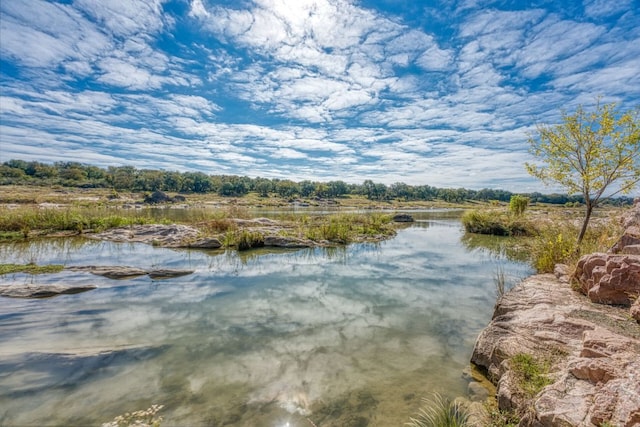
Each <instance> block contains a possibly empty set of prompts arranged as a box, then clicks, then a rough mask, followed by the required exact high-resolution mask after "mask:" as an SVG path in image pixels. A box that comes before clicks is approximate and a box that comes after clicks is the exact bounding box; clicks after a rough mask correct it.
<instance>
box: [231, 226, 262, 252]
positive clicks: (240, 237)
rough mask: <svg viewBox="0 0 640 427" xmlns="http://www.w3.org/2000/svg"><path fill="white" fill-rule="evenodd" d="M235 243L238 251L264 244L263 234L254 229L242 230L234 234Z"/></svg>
mask: <svg viewBox="0 0 640 427" xmlns="http://www.w3.org/2000/svg"><path fill="white" fill-rule="evenodd" d="M236 245H237V246H238V250H239V251H246V250H247V249H252V248H259V247H262V246H264V236H263V235H262V234H261V233H258V232H255V231H247V230H242V231H240V232H238V233H237V235H236Z"/></svg>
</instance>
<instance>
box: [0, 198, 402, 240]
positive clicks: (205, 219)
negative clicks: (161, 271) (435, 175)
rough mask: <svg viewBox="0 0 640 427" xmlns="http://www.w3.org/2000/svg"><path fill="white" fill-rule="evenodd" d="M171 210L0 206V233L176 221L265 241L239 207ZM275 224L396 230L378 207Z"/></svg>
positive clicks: (352, 231) (298, 228) (288, 233)
mask: <svg viewBox="0 0 640 427" xmlns="http://www.w3.org/2000/svg"><path fill="white" fill-rule="evenodd" d="M171 213H172V211H171V210H170V209H169V210H154V211H152V210H149V209H139V210H136V209H128V210H127V209H114V208H108V207H83V206H75V207H60V208H56V207H50V208H33V207H31V206H18V207H12V208H9V207H0V239H2V240H15V239H24V238H29V237H33V236H42V235H52V234H56V233H60V232H70V233H75V234H82V233H86V232H101V231H104V230H107V229H109V228H116V227H125V226H129V225H141V224H152V223H155V224H158V223H160V224H169V223H174V222H179V223H182V224H188V225H191V226H193V227H195V228H197V229H199V230H200V232H201V233H202V237H217V238H219V239H220V241H221V242H222V243H223V246H224V247H235V248H237V249H238V250H246V249H251V248H257V247H261V246H264V239H265V236H266V234H267V232H266V231H264V230H254V229H253V228H254V227H253V226H247V225H239V222H238V221H237V219H238V218H246V217H248V214H247V213H246V212H244V211H242V210H239V209H236V208H233V207H232V208H229V209H215V210H212V209H188V210H186V211H183V212H181V213H183V215H180V217H181V219H180V220H179V221H175V219H172V218H170V216H171ZM274 224H275V225H273V226H272V227H271V229H269V230H267V231H268V232H269V233H271V234H274V233H275V234H277V235H278V236H281V237H293V238H298V239H308V240H311V241H315V242H331V243H335V244H347V243H351V242H356V241H366V240H381V239H384V238H386V237H389V236H392V235H394V234H395V227H394V225H393V222H392V216H391V215H388V214H381V213H377V212H370V213H363V214H355V213H336V214H327V215H314V216H310V215H290V216H289V217H287V218H286V219H284V220H282V221H279V222H276V223H274ZM258 228H260V227H258ZM263 228H264V227H263Z"/></svg>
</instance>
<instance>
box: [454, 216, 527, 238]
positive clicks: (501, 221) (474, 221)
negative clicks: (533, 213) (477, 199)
mask: <svg viewBox="0 0 640 427" xmlns="http://www.w3.org/2000/svg"><path fill="white" fill-rule="evenodd" d="M462 224H463V225H464V228H465V230H466V231H467V232H469V233H477V234H491V235H494V236H531V235H535V234H536V232H537V230H536V228H535V227H534V225H533V224H532V223H531V222H530V221H527V220H526V219H525V218H524V217H522V216H513V215H509V214H507V213H505V212H501V211H498V210H485V211H480V210H469V211H466V212H465V213H464V214H463V215H462Z"/></svg>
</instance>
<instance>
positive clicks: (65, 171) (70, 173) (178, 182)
mask: <svg viewBox="0 0 640 427" xmlns="http://www.w3.org/2000/svg"><path fill="white" fill-rule="evenodd" d="M11 184H30V185H42V186H45V185H46V186H50V185H60V186H64V187H79V188H113V189H114V190H119V191H132V192H145V191H148V192H152V191H156V190H160V191H168V192H176V193H186V194H189V193H217V194H219V195H221V196H229V197H241V196H244V195H246V194H247V193H249V192H256V193H258V194H259V195H260V196H263V197H268V196H269V195H270V194H277V195H279V196H281V197H284V198H289V199H290V198H296V197H302V198H309V197H320V198H339V197H344V196H347V195H361V196H365V197H367V198H368V199H370V200H380V201H384V200H403V201H415V200H425V201H428V200H436V199H439V200H443V201H446V202H452V203H461V202H464V201H467V200H477V201H488V202H490V201H500V202H509V200H510V199H511V196H512V195H514V193H511V192H509V191H505V190H496V189H490V188H484V189H482V190H468V189H466V188H457V189H452V188H437V187H432V186H430V185H416V186H414V185H408V184H405V183H402V182H397V183H395V184H391V185H386V184H380V183H375V182H373V181H371V180H365V181H364V182H363V183H362V184H348V183H346V182H344V181H329V182H315V181H300V182H295V181H292V180H286V179H277V178H273V179H269V178H260V177H258V178H249V177H246V176H236V175H207V174H205V173H202V172H175V171H173V172H172V171H164V170H152V169H136V168H134V167H133V166H119V167H114V166H109V167H108V168H106V169H104V168H100V167H97V166H91V165H85V164H81V163H77V162H56V163H53V164H47V163H40V162H33V161H32V162H27V161H24V160H9V161H8V162H4V163H3V164H2V165H0V185H11ZM520 194H521V195H523V196H527V197H529V198H530V200H531V202H534V203H535V202H540V203H553V204H579V203H582V202H583V199H582V197H581V196H568V195H566V194H542V193H537V192H536V193H529V194H522V193H520ZM632 202H633V199H632V198H630V197H617V198H615V199H611V200H608V201H607V203H609V204H614V205H624V204H631V203H632Z"/></svg>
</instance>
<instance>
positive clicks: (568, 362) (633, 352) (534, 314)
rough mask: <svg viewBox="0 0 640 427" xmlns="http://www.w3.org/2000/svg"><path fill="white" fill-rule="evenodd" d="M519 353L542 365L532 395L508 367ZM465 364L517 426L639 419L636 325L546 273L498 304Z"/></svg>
mask: <svg viewBox="0 0 640 427" xmlns="http://www.w3.org/2000/svg"><path fill="white" fill-rule="evenodd" d="M522 354H524V355H530V356H531V358H532V359H533V360H537V361H540V362H541V363H542V364H543V365H545V366H548V368H549V372H548V373H546V374H545V377H546V378H547V380H548V381H547V382H548V385H546V386H544V387H543V388H542V389H541V390H540V391H537V392H536V393H535V395H533V396H530V395H528V394H527V393H526V392H525V390H524V386H523V383H522V380H521V378H520V377H519V376H518V373H517V372H515V370H514V365H513V360H514V356H516V355H522ZM472 362H473V363H474V364H476V365H478V366H479V367H481V368H482V369H484V370H485V371H486V372H487V376H488V377H489V379H491V380H492V382H493V383H494V384H496V385H497V400H498V404H499V407H500V408H501V409H514V410H516V411H519V412H520V415H521V416H522V421H521V423H520V425H521V426H578V427H593V426H599V425H601V424H603V423H605V422H608V423H609V424H610V425H615V426H625V427H631V426H637V425H638V423H639V422H640V418H639V417H640V381H638V378H640V326H639V325H638V324H637V323H636V322H634V321H632V320H631V319H629V317H628V315H627V312H626V310H624V309H621V308H617V307H612V306H606V305H600V304H593V303H591V302H590V301H589V300H588V299H587V298H586V297H584V296H582V295H581V294H579V293H577V292H574V291H573V290H572V289H571V287H570V285H569V284H567V283H562V282H560V281H559V280H558V279H557V278H556V277H555V276H553V275H550V274H545V275H537V276H532V277H530V278H528V279H526V280H524V281H523V282H522V283H521V284H519V285H518V286H516V287H515V288H514V289H512V290H511V291H509V292H507V293H506V294H505V295H504V296H503V297H502V298H501V299H500V301H499V303H498V305H497V306H496V309H495V312H494V316H493V320H492V321H491V323H490V325H489V326H488V327H487V328H486V329H485V330H484V331H483V332H482V333H481V334H480V336H479V337H478V340H477V342H476V345H475V348H474V351H473V356H472Z"/></svg>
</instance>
